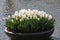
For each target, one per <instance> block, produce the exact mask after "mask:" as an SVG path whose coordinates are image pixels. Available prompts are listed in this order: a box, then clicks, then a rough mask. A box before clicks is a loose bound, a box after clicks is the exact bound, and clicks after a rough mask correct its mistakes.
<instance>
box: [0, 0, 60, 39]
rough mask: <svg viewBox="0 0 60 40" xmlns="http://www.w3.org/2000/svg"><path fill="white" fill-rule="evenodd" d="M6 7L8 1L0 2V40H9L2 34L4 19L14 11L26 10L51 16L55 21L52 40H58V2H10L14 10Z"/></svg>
mask: <svg viewBox="0 0 60 40" xmlns="http://www.w3.org/2000/svg"><path fill="white" fill-rule="evenodd" d="M8 5H9V4H8V0H0V40H9V37H8V36H7V35H6V34H5V33H4V28H5V26H4V25H5V20H4V18H6V17H7V16H8V15H11V14H13V13H14V11H16V10H20V9H28V8H30V9H37V10H43V11H45V12H47V13H48V14H51V15H52V16H53V17H54V18H55V20H56V22H55V23H56V24H55V31H54V33H53V35H52V40H60V0H12V5H11V6H13V7H14V8H11V9H10V8H8ZM50 40H51V39H50Z"/></svg>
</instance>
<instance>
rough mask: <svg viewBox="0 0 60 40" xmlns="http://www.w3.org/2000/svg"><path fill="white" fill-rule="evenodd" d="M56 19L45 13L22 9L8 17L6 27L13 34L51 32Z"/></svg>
mask: <svg viewBox="0 0 60 40" xmlns="http://www.w3.org/2000/svg"><path fill="white" fill-rule="evenodd" d="M54 22H55V19H54V18H53V17H52V16H51V15H50V14H47V13H46V12H44V11H38V10H31V9H28V10H26V9H22V10H19V11H16V12H15V13H14V14H13V15H12V16H8V19H7V20H6V27H7V29H8V30H9V31H11V32H17V33H18V32H20V33H30V32H31V33H32V32H42V31H47V30H50V29H51V28H53V27H54Z"/></svg>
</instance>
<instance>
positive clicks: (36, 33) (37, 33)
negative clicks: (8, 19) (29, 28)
mask: <svg viewBox="0 0 60 40" xmlns="http://www.w3.org/2000/svg"><path fill="white" fill-rule="evenodd" d="M51 31H54V27H53V28H52V29H50V30H48V31H43V32H35V33H13V32H10V31H8V30H7V27H6V28H5V32H6V33H8V34H13V35H39V34H45V33H48V32H51Z"/></svg>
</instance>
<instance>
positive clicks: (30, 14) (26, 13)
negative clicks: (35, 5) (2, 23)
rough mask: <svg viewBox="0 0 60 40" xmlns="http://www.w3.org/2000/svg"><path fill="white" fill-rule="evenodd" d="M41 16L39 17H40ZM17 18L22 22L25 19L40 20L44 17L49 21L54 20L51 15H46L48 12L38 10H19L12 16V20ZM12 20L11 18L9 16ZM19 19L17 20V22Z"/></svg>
mask: <svg viewBox="0 0 60 40" xmlns="http://www.w3.org/2000/svg"><path fill="white" fill-rule="evenodd" d="M38 16H39V17H38ZM16 17H20V18H21V19H20V21H22V20H24V19H28V20H29V18H30V19H32V18H33V19H37V20H39V18H42V17H45V18H48V19H49V20H50V19H52V16H51V15H49V14H46V12H44V11H38V10H31V9H28V10H26V9H22V10H19V12H18V11H16V12H15V14H14V15H12V18H16ZM9 18H10V16H9ZM17 19H18V18H16V20H17Z"/></svg>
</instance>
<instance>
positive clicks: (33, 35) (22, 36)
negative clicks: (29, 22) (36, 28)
mask: <svg viewBox="0 0 60 40" xmlns="http://www.w3.org/2000/svg"><path fill="white" fill-rule="evenodd" d="M53 32H54V28H52V29H51V30H48V31H45V32H37V33H13V32H9V31H8V30H7V28H5V33H6V34H7V35H8V36H9V37H10V38H11V39H14V40H22V39H26V40H27V39H28V40H29V39H33V40H34V39H44V38H48V37H50V36H51V35H52V33H53Z"/></svg>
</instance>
